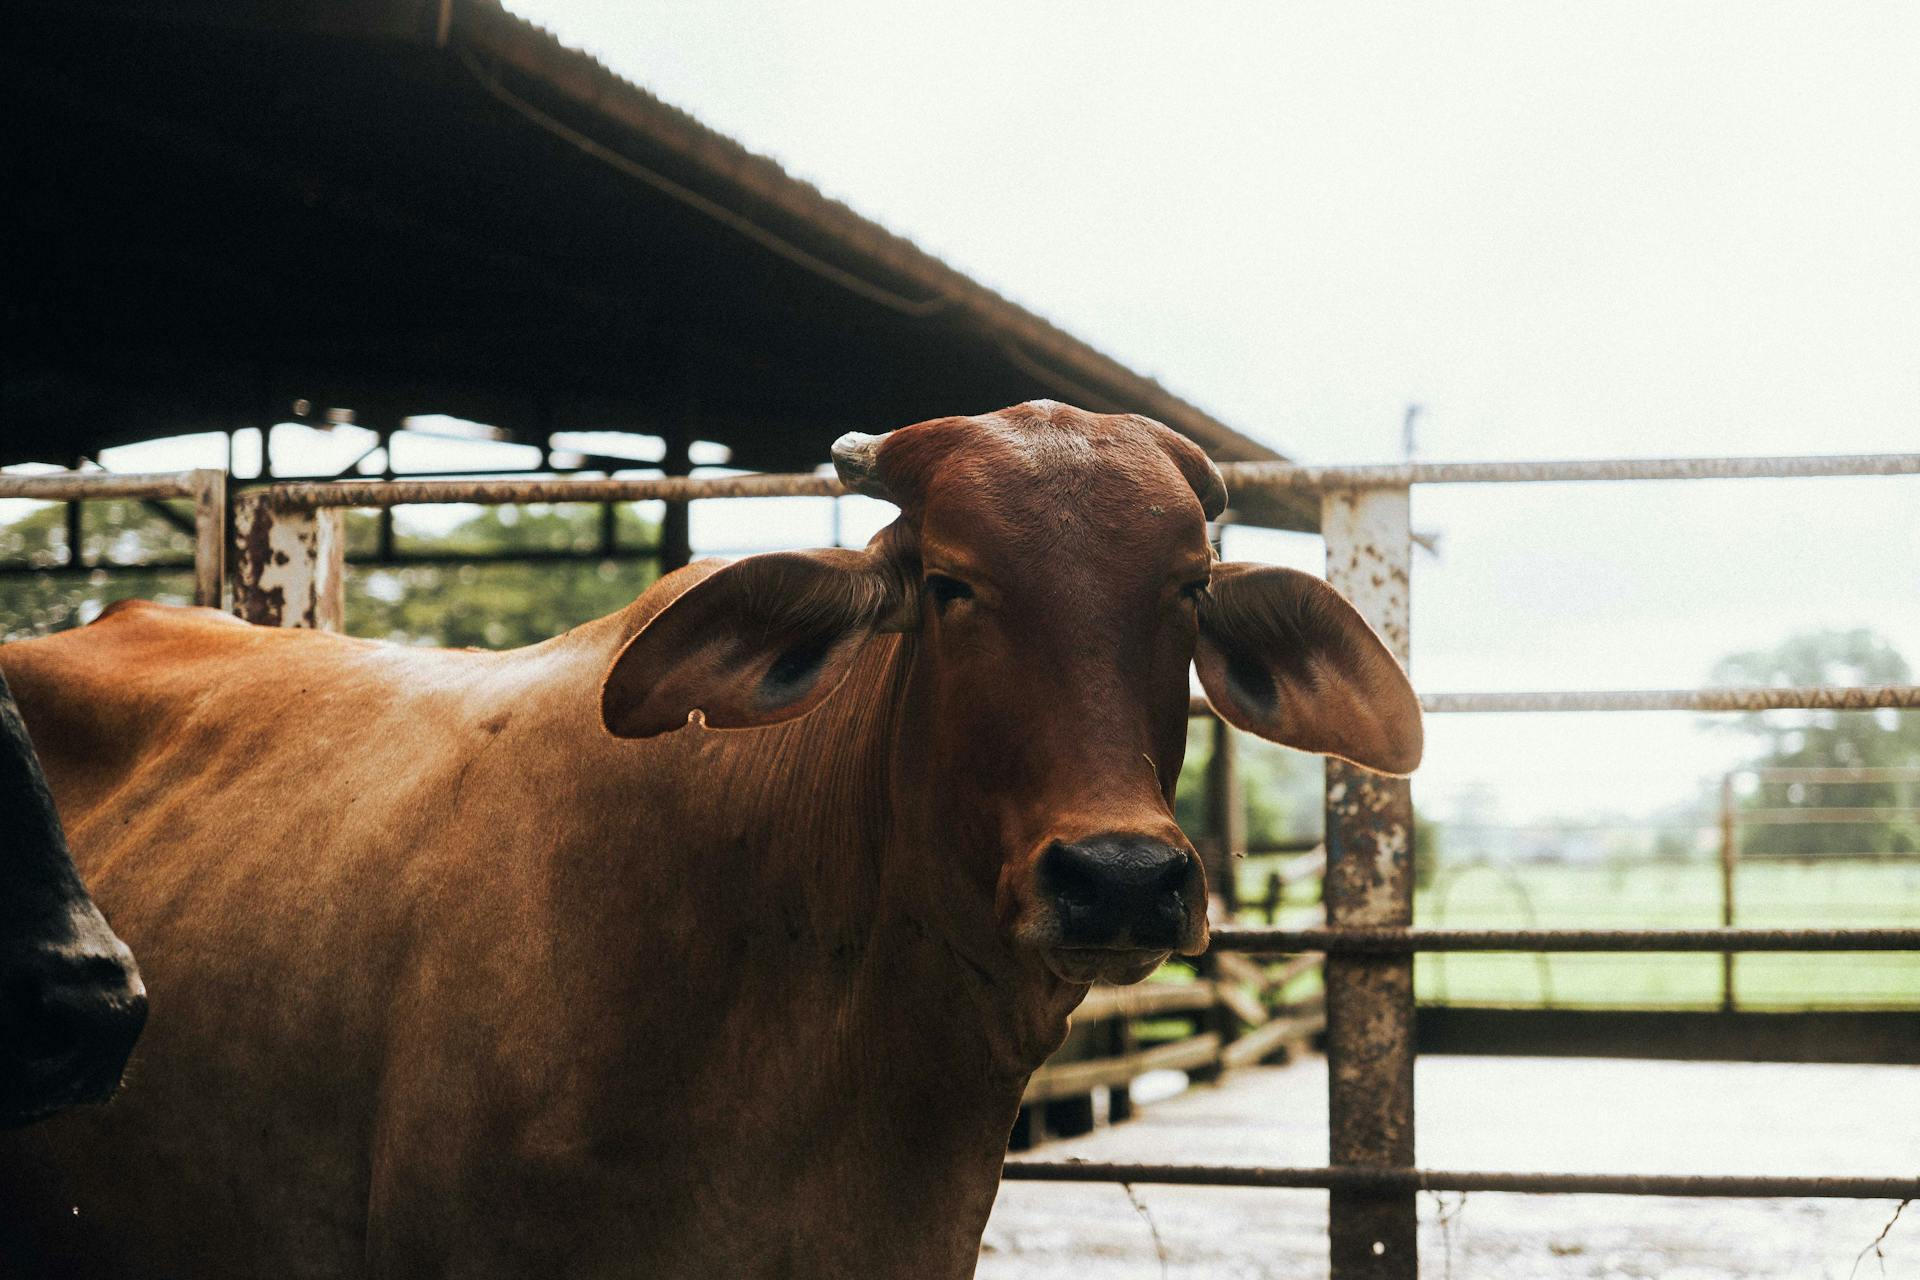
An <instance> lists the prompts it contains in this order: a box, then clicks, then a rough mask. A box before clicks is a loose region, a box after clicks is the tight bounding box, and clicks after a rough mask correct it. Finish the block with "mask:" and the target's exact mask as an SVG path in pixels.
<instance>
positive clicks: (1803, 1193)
mask: <svg viewBox="0 0 1920 1280" xmlns="http://www.w3.org/2000/svg"><path fill="white" fill-rule="evenodd" d="M1001 1173H1002V1175H1003V1176H1004V1177H1006V1178H1007V1179H1009V1180H1011V1181H1016V1182H1145V1183H1159V1184H1163V1185H1169V1186H1189V1187H1275V1188H1297V1189H1305V1190H1327V1191H1332V1190H1340V1191H1349V1190H1350V1191H1403V1192H1404V1191H1488V1192H1504V1193H1509V1194H1514V1195H1591V1196H1702V1197H1717V1198H1725V1199H1777V1198H1784V1199H1795V1200H1797V1199H1810V1200H1920V1178H1854V1177H1842V1178H1819V1177H1786V1176H1746V1175H1740V1174H1732V1175H1716V1174H1645V1173H1498V1172H1477V1171H1460V1170H1452V1169H1371V1168H1366V1167H1363V1166H1357V1165H1330V1166H1326V1167H1324V1168H1312V1167H1307V1168H1275V1167H1266V1166H1258V1165H1256V1166H1245V1165H1221V1164H1122V1163H1113V1162H1095V1161H1082V1160H1009V1161H1007V1162H1006V1163H1005V1164H1004V1165H1002V1166H1001Z"/></svg>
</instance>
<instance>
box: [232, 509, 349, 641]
mask: <svg viewBox="0 0 1920 1280" xmlns="http://www.w3.org/2000/svg"><path fill="white" fill-rule="evenodd" d="M233 541H234V564H233V611H234V613H236V614H238V615H239V616H240V617H242V618H245V619H246V620H247V621H248V622H253V623H258V624H259V625H261V626H267V627H312V628H315V629H317V630H320V631H338V630H340V629H341V625H342V621H343V615H344V613H345V587H346V534H345V529H344V526H343V523H342V517H341V513H340V512H339V511H338V510H334V509H327V510H320V511H314V510H288V509H286V508H285V507H279V506H276V505H274V504H273V503H272V502H271V501H270V497H269V495H267V494H264V493H254V494H247V495H245V496H243V497H242V498H240V499H239V500H237V501H236V502H235V503H234V508H233Z"/></svg>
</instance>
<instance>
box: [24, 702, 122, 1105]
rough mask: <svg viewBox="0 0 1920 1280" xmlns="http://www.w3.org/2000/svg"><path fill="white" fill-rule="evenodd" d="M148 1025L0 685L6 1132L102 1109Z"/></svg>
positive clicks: (117, 947) (116, 941)
mask: <svg viewBox="0 0 1920 1280" xmlns="http://www.w3.org/2000/svg"><path fill="white" fill-rule="evenodd" d="M146 1020H147V994H146V988H145V987H143V986H142V985H141V983H140V971H139V970H138V969H137V968H135V967H134V963H133V953H132V952H130V951H128V950H127V947H126V944H125V943H123V942H121V941H120V939H119V938H117V937H115V936H114V933H113V930H112V929H111V928H109V927H108V925H107V922H106V920H105V918H104V917H102V916H101V914H100V910H99V908H97V907H95V906H94V904H93V899H92V898H90V897H88V896H87V889H86V886H85V885H83V884H81V883H80V876H79V873H78V872H76V871H75V870H74V867H73V859H72V858H70V857H69V856H68V855H67V840H66V836H65V834H64V833H63V832H62V831H61V828H60V819H59V816H58V815H57V814H55V812H54V809H53V797H52V796H51V795H50V794H48V792H47V783H46V779H45V778H44V777H42V776H41V773H40V762H39V761H38V760H37V759H35V758H34V754H33V744H32V742H30V741H29V740H28V738H27V730H26V726H25V725H24V724H22V723H21V720H20V712H19V709H18V708H17V707H16V706H15V705H14V701H13V695H12V693H11V692H9V691H8V689H7V683H6V680H5V678H4V677H0V1128H14V1127H18V1126H20V1125H24V1124H29V1123H31V1122H32V1121H35V1120H39V1119H42V1118H44V1117H46V1116H49V1115H52V1114H53V1113H54V1112H56V1111H59V1110H61V1109H62V1108H64V1107H68V1106H71V1105H73V1104H75V1103H81V1102H104V1101H106V1099H107V1098H109V1097H111V1096H112V1094H113V1091H114V1090H115V1089H116V1088H118V1087H119V1084H120V1073H121V1071H122V1070H124V1069H125V1067H126V1064H127V1055H128V1054H129V1053H130V1052H132V1050H133V1044H134V1041H135V1040H137V1039H138V1038H139V1036H140V1029H141V1027H142V1026H143V1025H145V1023H146Z"/></svg>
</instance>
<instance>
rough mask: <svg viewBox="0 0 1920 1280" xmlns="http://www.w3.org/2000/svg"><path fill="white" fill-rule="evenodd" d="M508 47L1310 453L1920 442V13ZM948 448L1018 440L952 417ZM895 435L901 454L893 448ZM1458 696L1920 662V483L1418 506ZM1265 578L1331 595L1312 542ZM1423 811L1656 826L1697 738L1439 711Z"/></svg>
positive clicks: (1340, 17) (1136, 22) (1144, 11)
mask: <svg viewBox="0 0 1920 1280" xmlns="http://www.w3.org/2000/svg"><path fill="white" fill-rule="evenodd" d="M513 7H514V8H516V9H517V10H519V11H520V12H522V13H524V14H526V15H527V16H528V17H531V18H533V19H534V20H536V21H539V22H541V23H543V24H545V25H547V26H548V27H549V28H551V29H552V30H553V31H555V32H556V33H557V34H558V35H560V36H561V37H562V38H563V39H565V40H566V41H568V42H569V43H572V44H576V45H579V46H581V47H583V48H586V49H589V50H591V51H592V52H594V53H596V54H597V55H599V56H600V57H601V58H603V59H604V60H605V61H606V62H607V63H608V64H609V65H611V66H612V67H613V68H614V69H615V70H617V71H619V72H620V73H622V74H624V75H626V76H628V77H629V78H631V79H634V80H636V81H638V82H639V83H641V84H644V85H646V86H647V87H649V88H650V89H652V90H653V91H654V92H655V93H657V94H659V95H660V96H661V97H663V98H665V99H667V100H668V101H670V102H673V103H675V104H676V105H679V106H682V107H684V108H686V109H688V110H689V111H691V112H693V113H694V114H695V115H697V116H699V117H700V118H701V119H702V120H704V121H706V122H707V123H708V124H710V125H712V126H714V127H715V128H717V129H720V130H722V131H723V132H726V133H729V134H731V135H733V136H734V137H736V138H738V139H740V140H741V141H742V142H744V143H745V144H746V145H748V146H750V147H753V148H754V149H756V150H759V151H762V152H765V153H767V154H769V155H771V156H773V157H774V158H776V159H778V160H779V161H781V163H783V164H784V165H786V166H787V168H788V169H789V170H790V171H792V172H793V173H795V174H797V175H799V176H801V177H804V178H806V179H808V180H810V181H812V182H814V183H816V184H818V185H819V186H820V187H822V188H823V189H824V190H825V191H827V192H828V193H829V194H831V195H834V196H836V197H838V198H840V199H842V200H845V201H846V202H847V203H848V204H850V205H852V206H853V207H854V208H855V209H857V210H859V211H860V212H862V213H864V214H866V215H868V216H869V217H872V218H874V219H876V220H877V221H879V222H881V223H883V224H885V225H886V226H888V227H890V228H892V229H894V230H896V231H899V232H901V233H903V234H905V235H907V236H909V237H911V238H912V239H914V240H915V241H916V242H918V243H919V244H920V245H922V246H923V247H924V248H926V249H928V250H930V251H932V252H933V253H935V254H938V255H939V256H941V257H942V258H944V259H946V260H947V261H948V262H950V263H952V264H953V265H955V266H956V267H959V268H961V269H962V270H965V271H967V272H969V273H971V274H973V275H974V276H976V277H977V278H979V279H981V280H982V281H984V282H986V283H988V284H990V285H992V286H993V287H995V288H997V289H999V290H1001V291H1002V292H1004V293H1006V294H1007V295H1009V296H1010V297H1012V298H1014V299H1015V300H1017V301H1019V302H1021V303H1023V304H1025V305H1026V306H1028V307H1030V308H1032V309H1033V310H1035V311H1038V312H1039V313H1041V314H1043V315H1045V316H1047V317H1049V318H1050V319H1052V320H1054V321H1056V322H1058V323H1060V324H1061V325H1063V326H1064V327H1066V328H1067V329H1068V330H1069V331H1071V332H1073V333H1075V334H1077V335H1079V336H1081V337H1083V338H1085V339H1087V340H1088V341H1090V342H1093V343H1094V344H1096V345H1097V346H1100V347H1101V348H1103V349H1104V350H1106V351H1108V352H1110V353H1111V354H1113V355H1115V356H1117V357H1119V358H1121V359H1123V360H1125V361H1127V362H1129V363H1131V364H1132V365H1133V366H1134V367H1136V368H1139V369H1142V370H1144V371H1147V372H1150V373H1152V374H1154V375H1156V376H1158V377H1160V378H1161V379H1163V380H1164V381H1166V382H1167V383H1168V384H1169V385H1171V386H1172V387H1173V388H1174V389H1176V390H1178V391H1179V392H1181V393H1182V394H1184V395H1186V396H1188V397H1190V398H1191V399H1193V400H1195V401H1197V402H1198V403H1200V404H1201V405H1203V406H1205V407H1207V408H1208V409H1210V410H1212V411H1214V412H1216V413H1217V414H1219V415H1220V416H1222V417H1223V418H1225V419H1226V420H1227V421H1228V422H1230V423H1232V424H1233V425H1234V426H1236V427H1238V428H1239V429H1240V430H1242V431H1245V432H1247V433H1248V434H1250V435H1253V436H1255V437H1257V438H1259V439H1262V440H1265V441H1268V442H1270V443H1271V444H1273V445H1275V446H1277V447H1278V448H1280V449H1282V450H1284V451H1286V452H1287V453H1289V454H1292V455H1295V456H1298V457H1301V458H1306V459H1311V460H1313V461H1323V462H1341V461H1373V460H1380V459H1387V458H1392V457H1395V456H1397V454H1398V451H1399V448H1400V425H1401V420H1402V416H1403V413H1404V410H1405V406H1406V405H1407V404H1409V403H1418V404H1420V405H1422V406H1424V412H1423V414H1422V417H1421V419H1420V424H1419V451H1420V453H1421V455H1422V456H1425V457H1429V458H1554V457H1607V456H1628V455H1644V456H1670V455H1680V454H1724V453H1817V452H1854V451H1862V452H1872V451H1906V450H1915V449H1920V432H1916V430H1915V427H1916V408H1920V9H1916V8H1914V7H1912V6H1906V5H1894V4H1885V5H1866V4H1859V5H1848V4H1841V5H1835V4H1831V3H1808V4H1776V5H1766V4H1756V3H1752V2H1751V0H1743V2H1741V3H1737V4H1736V3H1729V4H1674V3H1669V2H1667V0H1662V2H1661V3H1645V4H1623V3H1608V4H1588V5H1571V4H1557V5H1541V4H1531V3H1528V4H1449V5H1402V4H1375V3H1353V2H1351V0H1348V2H1344V3H1340V4H1325V5H1297V4H1276V3H1271V2H1270V0H1269V2H1263V3H1255V4H1239V5H1232V4H1207V5H1164V4H1152V5H1149V4H1141V3H1131V4H1130V3H1113V2H1112V0H1099V2H1097V3H1080V4H1060V3H1032V2H1031V0H1023V2H1021V3H1005V4H969V5H964V6H944V7H936V6H922V5H902V4H899V3H872V4H867V3H834V4H782V5H772V6H769V5H761V4H745V3H714V2H712V0H709V2H707V3H701V4H691V3H651V4H647V3H633V2H632V0H619V2H618V3H595V2H593V0H518V2H517V3H514V5H513ZM954 407H955V409H956V410H966V411H971V410H979V409H986V408H991V407H995V406H986V405H956V406H954ZM876 425H878V426H889V425H897V424H876ZM1415 518H1416V521H1417V522H1418V523H1419V524H1421V525H1423V526H1425V527H1429V528H1432V529H1435V530H1438V531H1440V532H1442V533H1443V534H1444V535H1445V541H1444V544H1443V548H1442V554H1441V557H1440V559H1439V560H1438V561H1434V560H1430V559H1429V560H1423V561H1422V563H1421V564H1420V565H1419V567H1418V569H1417V571H1416V580H1415V618H1414V628H1413V635H1414V642H1413V645H1414V673H1415V677H1416V680H1417V682H1418V683H1419V684H1420V685H1421V686H1422V687H1423V688H1427V689H1432V690H1442V689H1480V688H1487V689H1499V688H1505V689H1518V688H1591V687H1644V686H1676V685H1682V686H1684V685H1692V684H1697V683H1700V682H1701V681H1702V680H1703V679H1704V678H1705V676H1706V673H1707V670H1708V668H1709V667H1710V666H1711V664H1712V663H1713V661H1714V659H1715V658H1717V657H1719V656H1720V655H1721V654H1723V653H1726V652H1728V651H1730V650H1734V649H1740V648H1751V647H1760V646H1766V645H1769V644H1771V643H1773V642H1774V641H1776V640H1778V639H1780V638H1781V637H1783V636H1785V635H1787V634H1789V633H1791V632H1793V631H1795V630H1797V629H1801V628H1806V627H1818V626H1857V625H1867V626H1873V627H1876V628H1878V629H1879V630H1880V631H1881V632H1883V633H1884V634H1885V635H1887V636H1888V637H1889V638H1890V639H1892V640H1893V641H1895V642H1896V643H1897V644H1898V645H1899V646H1900V648H1901V649H1902V650H1903V652H1905V653H1906V654H1908V655H1909V656H1910V657H1912V658H1915V659H1920V590H1917V589H1920V480H1911V479H1896V480H1824V481H1813V480H1809V481H1748V482H1730V483H1716V484H1689V485H1633V486H1622V485H1612V486H1578V487H1562V486H1554V487H1524V488H1515V487H1508V488H1503V489H1494V488H1491V487H1485V486H1482V487H1455V488H1447V489H1429V490H1422V491H1420V492H1419V493H1417V494H1416V498H1415ZM1280 541H1281V540H1271V541H1268V542H1265V543H1262V542H1261V540H1258V539H1254V538H1242V539H1241V540H1240V542H1239V545H1238V546H1237V547H1234V546H1230V547H1229V551H1230V552H1231V553H1233V554H1241V555H1249V556H1251V555H1255V554H1260V553H1262V552H1264V553H1267V554H1271V555H1278V556H1284V557H1285V558H1288V559H1294V560H1300V559H1302V558H1304V559H1306V560H1307V562H1309V563H1311V561H1312V558H1313V557H1316V556H1317V554H1318V552H1317V548H1315V547H1313V546H1312V545H1311V544H1306V543H1305V540H1289V541H1291V542H1292V543H1293V545H1276V544H1278V543H1279V542H1280ZM1430 742H1431V747H1430V751H1429V756H1428V759H1429V763H1428V765H1427V766H1426V768H1425V770H1424V771H1423V777H1422V779H1421V782H1420V787H1421V790H1422V792H1423V794H1424V795H1425V796H1426V797H1428V799H1429V801H1430V802H1431V803H1434V804H1435V805H1436V807H1438V808H1440V810H1441V811H1442V812H1444V811H1445V808H1446V805H1445V799H1446V797H1447V796H1448V795H1449V794H1452V793H1457V792H1458V791H1459V790H1460V789H1461V788H1463V787H1465V786H1467V785H1469V784H1471V783H1472V782H1474V781H1475V780H1477V779H1485V780H1489V781H1492V782H1494V783H1495V784H1497V785H1498V786H1499V788H1500V791H1501V793H1502V795H1503V797H1504V798H1505V799H1506V800H1507V802H1508V808H1509V810H1510V811H1511V812H1513V813H1515V814H1516V815H1518V814H1526V813H1533V812H1537V811H1539V810H1541V809H1554V808H1571V809H1579V808H1585V807H1609V806H1618V807H1622V808H1627V809H1635V808H1640V807H1642V805H1643V804H1654V803H1659V802H1662V801H1664V800H1667V799H1669V798H1671V797H1674V796H1677V795H1681V794H1684V793H1686V792H1688V791H1689V790H1690V787H1691V781H1692V779H1694V778H1695V777H1697V776H1699V775H1701V774H1705V773H1709V772H1713V771H1714V770H1716V769H1717V768H1719V767H1721V766H1722V765H1723V763H1724V762H1725V760H1726V757H1727V753H1728V752H1729V750H1730V749H1731V748H1730V745H1729V744H1728V743H1727V742H1726V741H1725V740H1724V739H1723V738H1722V737H1721V736H1719V735H1703V734H1701V733H1700V732H1699V731H1698V729H1697V724H1696V720H1695V718H1693V717H1686V716H1674V715H1667V716H1652V715H1648V716H1641V715H1634V716H1611V717H1609V716H1596V715H1589V716H1554V717H1514V716H1503V717H1463V716H1455V717H1445V718H1443V717H1435V718H1434V722H1433V723H1432V724H1431V725H1430Z"/></svg>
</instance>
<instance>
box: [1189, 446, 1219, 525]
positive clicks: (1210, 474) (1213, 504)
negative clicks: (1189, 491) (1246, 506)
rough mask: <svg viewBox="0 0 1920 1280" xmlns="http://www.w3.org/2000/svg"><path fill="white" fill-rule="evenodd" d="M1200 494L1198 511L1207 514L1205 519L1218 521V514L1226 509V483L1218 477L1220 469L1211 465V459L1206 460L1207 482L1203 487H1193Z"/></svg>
mask: <svg viewBox="0 0 1920 1280" xmlns="http://www.w3.org/2000/svg"><path fill="white" fill-rule="evenodd" d="M1194 488H1195V490H1196V491H1197V492H1198V493H1199V494H1200V509H1201V510H1202V511H1204V512H1206V513H1207V519H1209V520H1218V519H1219V518H1220V513H1221V512H1222V511H1225V510H1226V509H1227V482H1226V481H1225V480H1223V479H1221V477H1220V468H1219V467H1216V466H1214V465H1213V459H1212V458H1208V459H1207V480H1206V483H1205V484H1203V485H1196V486H1194Z"/></svg>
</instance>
